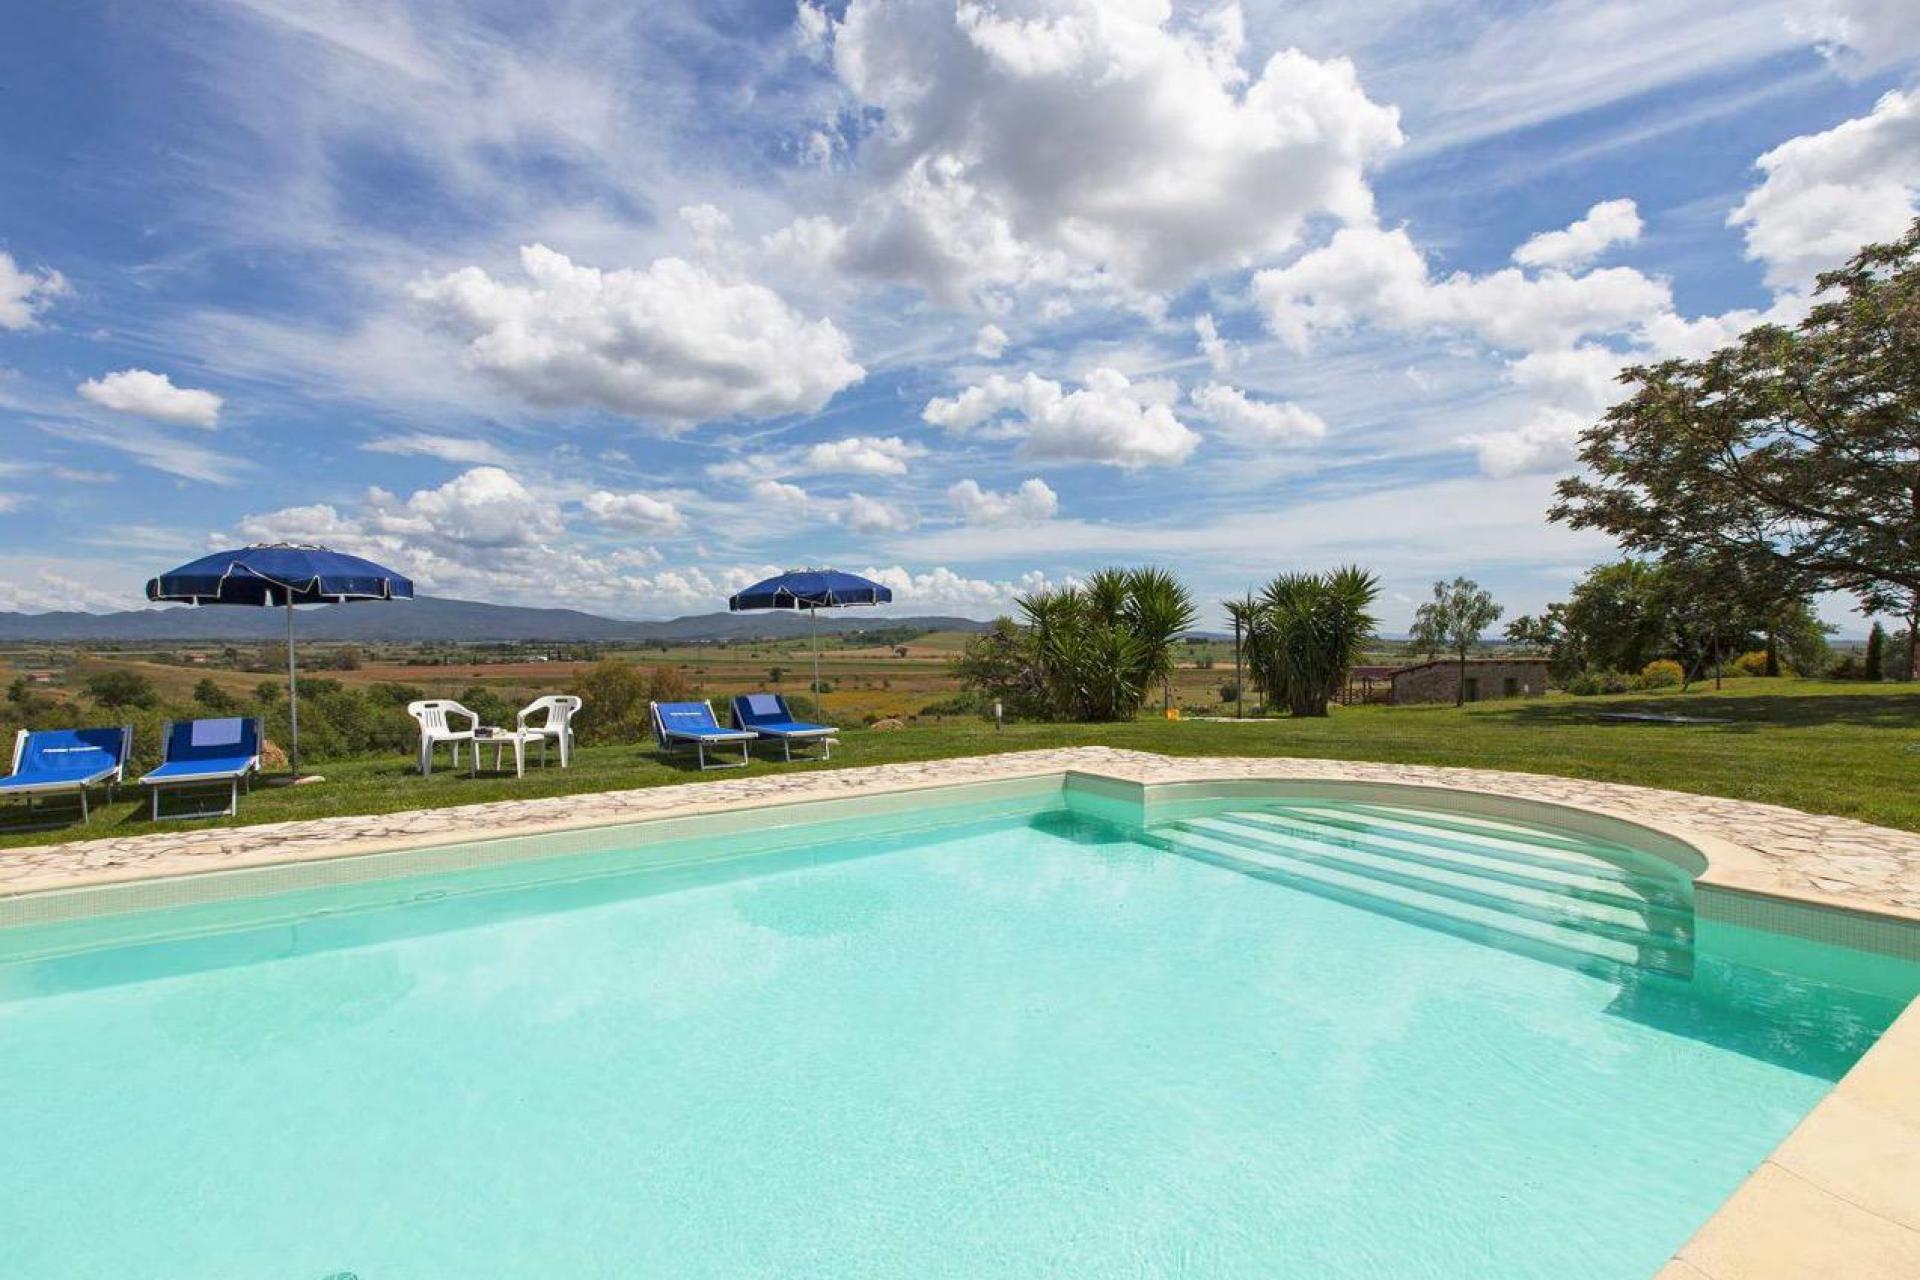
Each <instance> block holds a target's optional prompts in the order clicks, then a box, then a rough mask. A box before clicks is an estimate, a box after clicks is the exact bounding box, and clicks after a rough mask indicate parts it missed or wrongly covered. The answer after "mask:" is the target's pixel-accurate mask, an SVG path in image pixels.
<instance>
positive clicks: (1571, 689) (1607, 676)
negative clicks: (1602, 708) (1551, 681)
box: [1566, 669, 1634, 698]
mask: <svg viewBox="0 0 1920 1280" xmlns="http://www.w3.org/2000/svg"><path fill="white" fill-rule="evenodd" d="M1633 683H1634V677H1632V676H1628V675H1623V674H1621V673H1620V672H1618V671H1607V670H1604V669H1602V670H1593V671H1582V672H1581V673H1580V674H1579V675H1577V676H1575V677H1573V678H1572V679H1571V680H1569V681H1567V685H1566V688H1567V692H1568V693H1571V694H1574V695H1576V696H1578V697H1583V698H1584V697H1592V696H1593V695H1595V694H1601V693H1630V692H1632V690H1633Z"/></svg>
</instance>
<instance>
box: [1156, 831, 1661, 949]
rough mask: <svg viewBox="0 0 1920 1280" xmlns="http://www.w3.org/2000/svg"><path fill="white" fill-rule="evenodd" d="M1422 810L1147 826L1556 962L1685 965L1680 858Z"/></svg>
mask: <svg viewBox="0 0 1920 1280" xmlns="http://www.w3.org/2000/svg"><path fill="white" fill-rule="evenodd" d="M1425 816H1426V815H1421V814H1417V813H1415V814H1409V813H1408V812H1407V811H1404V810H1401V811H1394V810H1386V809H1378V810H1365V811H1363V810H1359V809H1357V808H1353V807H1348V808H1342V809H1339V810H1333V809H1320V808H1316V807H1311V806H1298V807H1295V806H1289V807H1285V808H1268V809H1243V810H1234V811H1229V812H1224V813H1216V814H1213V815H1210V816H1207V817H1197V818H1187V819H1181V820H1177V821H1173V822H1168V823H1162V824H1157V825H1156V826H1154V827H1152V828H1150V830H1149V832H1148V834H1149V836H1150V838H1152V839H1153V840H1154V842H1155V843H1158V844H1161V845H1163V846H1164V847H1166V848H1168V849H1169V850H1171V851H1173V852H1176V853H1180V854H1184V855H1186V856H1189V857H1195V858H1199V859H1202V860H1204V861H1207V862H1211V863H1214V864H1216V865H1219V866H1223V867H1227V868H1229V869H1231V870H1234V871H1239V872H1243V873H1245V874H1248V875H1253V876H1257V877H1260V878H1262V879H1267V880H1273V881H1277V882H1279V883H1282V884H1286V885H1289V886H1292V887H1295V888H1300V889H1304V890H1307V891H1309V892H1314V893H1319V894H1321V895H1323V896H1326V897H1331V898H1335V899H1337V900H1339V901H1342V902H1347V903H1349V904H1351V905H1354V906H1359V907H1364V908H1367V909H1369V910H1374V911H1380V912H1383V913H1385V914H1388V915H1393V916H1397V917H1400V918H1402V919H1407V920H1411V921H1412V922H1414V923H1417V924H1422V925H1425V926H1427V927H1430V928H1437V929H1442V930H1445V931H1447V932H1450V933H1455V934H1459V935H1462V936H1466V937H1469V938H1472V939H1473V940H1475V941H1478V942H1483V943H1489V944H1492V945H1495V946H1503V947H1506V948H1508V949H1510V950H1517V951H1522V952H1524V953H1527V954H1530V955H1534V956H1537V957H1538V958H1541V959H1545V960H1551V961H1554V962H1556V963H1565V964H1572V965H1575V966H1576V967H1581V968H1598V969H1610V968H1616V967H1619V966H1627V967H1632V968H1639V969H1653V970H1657V971H1661V972H1667V973H1676V974H1686V973H1689V972H1691V970H1692V955H1693V949H1692V924H1693V912H1692V909H1691V906H1690V904H1688V902H1687V901H1686V898H1685V890H1684V882H1682V881H1679V880H1677V879H1676V878H1675V877H1676V875H1677V873H1676V872H1674V871H1672V870H1669V871H1667V873H1666V875H1665V876H1659V875H1656V874H1653V872H1652V869H1651V868H1647V869H1645V870H1636V869H1635V867H1634V866H1633V865H1631V864H1632V861H1633V859H1635V858H1636V857H1637V856H1638V855H1635V854H1634V853H1633V852H1632V851H1629V850H1626V849H1624V848H1622V849H1620V850H1618V851H1616V850H1614V849H1613V848H1612V847H1610V846H1598V845H1592V844H1589V845H1588V846H1587V847H1586V848H1585V849H1582V848H1581V847H1580V846H1579V844H1578V843H1577V842H1575V841H1573V840H1561V839H1558V838H1555V837H1552V836H1551V835H1549V834H1548V833H1545V832H1542V833H1540V839H1539V840H1538V841H1536V840H1535V839H1534V837H1533V835H1532V833H1530V832H1527V831H1525V830H1516V829H1514V828H1504V829H1503V828H1501V827H1499V826H1497V825H1495V824H1491V823H1473V822H1470V821H1465V822H1453V821H1443V822H1442V823H1440V824H1433V823H1427V822H1424V821H1422V819H1424V818H1425ZM1528 846H1533V847H1528ZM1543 849H1552V850H1554V852H1552V853H1543V852H1542V850H1543ZM1616 852H1617V853H1618V855H1619V860H1618V861H1616V860H1615V856H1614V855H1615V854H1616ZM1603 855H1604V856H1603ZM1623 863H1627V864H1628V865H1622V864H1623Z"/></svg>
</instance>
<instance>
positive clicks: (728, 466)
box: [707, 436, 927, 480]
mask: <svg viewBox="0 0 1920 1280" xmlns="http://www.w3.org/2000/svg"><path fill="white" fill-rule="evenodd" d="M926 452H927V450H926V447H925V446H924V445H918V444H914V443H913V442H912V441H910V440H903V439H901V438H900V437H899V436H847V437H844V438H842V439H839V440H823V441H821V442H820V443H818V444H811V445H799V446H795V447H793V448H787V449H771V450H766V451H764V452H761V453H748V454H742V455H741V456H739V457H737V458H730V459H728V460H727V461H725V462H717V463H714V464H713V465H712V466H710V467H708V468H707V474H708V475H710V476H712V477H713V478H714V479H716V480H758V479H771V478H777V477H780V476H830V475H851V476H903V475H905V474H906V473H907V464H908V463H910V462H912V461H913V460H914V459H915V458H919V457H923V456H925V454H926Z"/></svg>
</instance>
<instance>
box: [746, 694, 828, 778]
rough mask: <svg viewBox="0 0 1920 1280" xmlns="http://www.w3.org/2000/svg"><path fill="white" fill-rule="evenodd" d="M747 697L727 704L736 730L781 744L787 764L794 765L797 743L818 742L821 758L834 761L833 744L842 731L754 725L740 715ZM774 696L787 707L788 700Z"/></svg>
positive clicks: (823, 728) (824, 726)
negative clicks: (794, 750) (795, 745)
mask: <svg viewBox="0 0 1920 1280" xmlns="http://www.w3.org/2000/svg"><path fill="white" fill-rule="evenodd" d="M747 696H748V695H746V694H737V695H735V696H734V697H733V698H732V699H731V700H730V701H729V702H728V703H727V709H728V711H729V712H730V713H731V714H732V716H733V727H734V728H736V729H739V730H741V731H742V732H745V733H751V734H754V735H756V736H757V737H760V738H764V739H769V740H773V741H777V742H779V744H780V751H781V754H782V756H783V758H784V760H785V762H786V763H787V764H792V763H793V744H794V743H796V742H798V743H801V744H802V745H804V744H806V743H809V742H818V743H819V744H820V751H821V756H820V758H821V759H822V760H831V759H833V744H834V743H836V742H838V741H839V740H840V739H839V738H837V737H836V736H834V735H836V734H838V733H839V732H840V730H838V729H836V728H834V727H832V726H831V725H815V726H814V727H813V728H810V729H781V728H777V727H769V726H766V725H757V724H752V723H750V722H748V721H747V719H746V718H745V717H743V716H742V715H741V714H740V704H741V702H743V701H744V700H745V699H746V698H747ZM774 696H775V697H779V698H780V705H781V706H783V707H784V706H786V705H787V700H786V699H785V698H784V697H780V695H779V694H775V695H774ZM789 714H791V713H789Z"/></svg>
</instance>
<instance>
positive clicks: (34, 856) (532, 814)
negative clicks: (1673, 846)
mask: <svg viewBox="0 0 1920 1280" xmlns="http://www.w3.org/2000/svg"><path fill="white" fill-rule="evenodd" d="M1063 771H1077V772H1084V773H1092V774H1100V775H1105V776H1108V777H1115V778H1121V779H1125V780H1128V781H1134V782H1142V783H1156V782H1186V781H1205V780H1210V779H1225V778H1233V779H1241V778H1261V779H1267V778H1270V779H1288V778H1302V779H1307V778H1310V779H1335V780H1349V781H1360V782H1385V783H1403V784H1412V785H1416V786H1430V787H1431V786H1439V787H1454V788H1460V789H1464V790H1470V791H1481V792H1488V793H1494V794H1499V795H1507V796H1512V797H1515V798H1517V799H1522V800H1538V801H1545V802H1549V803H1556V804H1566V805H1574V806H1578V807H1583V808H1590V809H1598V810H1602V811H1605V812H1607V813H1610V814H1613V815H1615V816H1618V817H1622V818H1628V819H1634V820H1639V821H1643V822H1646V823H1649V824H1650V825H1654V826H1659V827H1662V828H1665V829H1668V830H1673V831H1675V832H1676V833H1677V834H1682V835H1685V834H1688V833H1692V834H1697V835H1699V836H1702V837H1706V838H1709V839H1713V840H1719V841H1725V842H1726V843H1727V844H1729V845H1732V846H1736V847H1737V848H1739V849H1740V850H1742V851H1744V852H1745V854H1746V855H1747V857H1746V859H1745V862H1746V866H1747V868H1748V870H1749V874H1748V875H1747V876H1746V877H1744V879H1743V880H1742V882H1741V884H1740V887H1742V888H1750V889H1753V890H1755V891H1757V892H1766V893H1774V894H1778V895H1780V896H1783V897H1801V898H1808V899H1813V900H1818V901H1823V902H1828V903H1833V904H1836V905H1839V904H1844V905H1851V906H1855V907H1857V908H1860V909H1864V910H1868V911H1875V912H1878V913H1885V914H1891V915H1899V916H1905V917H1911V918H1920V834H1916V833H1913V832H1906V831H1894V830H1890V829H1888V828H1885V827H1874V826H1869V825H1868V824H1866V823H1863V822H1856V821H1854V820H1852V819H1850V818H1834V817H1822V816H1820V815H1817V814H1809V813H1802V812H1800V811H1799V810H1797V809H1787V808H1783V807H1781V806H1779V805H1768V804H1755V803H1752V802H1750V801H1745V800H1728V799H1722V798H1719V797H1715V796H1697V795H1688V794H1685V793H1682V792H1677V791H1660V790H1655V789H1653V788H1649V787H1634V786H1625V785H1622V784H1619V783H1610V782H1588V781H1583V780H1581V779H1577V778H1559V777H1551V776H1548V775H1544V774H1532V773H1507V772H1499V771H1495V770H1488V769H1458V768H1439V767H1434V766H1427V765H1406V764H1369V763H1365V762H1357V761H1346V760H1309V759H1282V758H1248V757H1175V756H1162V755H1155V754H1150V753H1147V752H1141V751H1122V750H1117V749H1114V748H1111V747H1071V748H1063V749H1060V750H1052V751H1022V752H1012V753H1008V754H1004V755H991V756H970V757H965V758H961V759H952V760H929V761H923V762H919V763H912V764H887V765H875V766H870V767H865V768H846V769H817V770H807V771H805V772H794V773H789V774H775V775H761V776H757V777H750V778H728V779H722V780H716V781H702V782H690V783H684V784H680V785H676V786H667V787H644V788H639V789H636V790H631V791H605V792H599V793H595V794H588V795H569V796H550V797H545V798H542V799H537V800H503V801H498V802H495V803H492V804H476V805H464V806H459V807H455V808H445V809H416V810H409V811H406V812H401V813H389V814H376V815H371V816H366V817H338V818H313V819H308V820H305V821H300V822H279V823H267V824H261V825H258V826H245V827H213V828H205V829H201V830H181V831H167V832H154V833H151V834H144V835H134V836H113V837H108V838H106V839H99V840H77V841H74V842H72V843H70V844H59V845H47V846H41V847H37V848H28V849H21V850H17V851H13V852H0V897H4V896H10V895H14V894H21V893H35V892H39V891H42V890H47V889H65V888H77V887H79V886H82V885H88V884H103V883H110V882H114V881H124V880H132V879H144V878H147V877H150V876H171V875H183V874H190V873H192V872H196V871H215V870H226V869H230V868H235V867H243V866H256V865H260V864H262V863H269V862H282V861H297V860H302V859H308V858H322V857H338V856H345V855H351V854H359V853H372V852H376V851H379V850H383V849H393V848H403V847H410V846H420V845H426V844H444V843H450V842H454V841H459V840H472V839H475V838H480V837H487V836H506V835H524V834H530V833H533V832H538V831H553V830H561V829H565V828H569V827H589V826H604V825H608V824H612V823H622V822H638V821H642V820H644V819H647V818H654V817H661V816H664V815H667V814H675V815H685V814H691V813H708V812H713V811H715V810H718V809H731V808H738V807H752V806H761V805H767V804H778V803H780V802H782V801H787V800H820V799H832V798H836V797H844V796H856V795H870V794H877V793H881V792H887V791H897V790H902V789H911V788H919V787H930V786H940V785H944V784H950V783H962V782H982V781H990V780H994V779H1003V778H1017V777H1026V776H1032V775H1036V774H1048V773H1060V772H1063Z"/></svg>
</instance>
